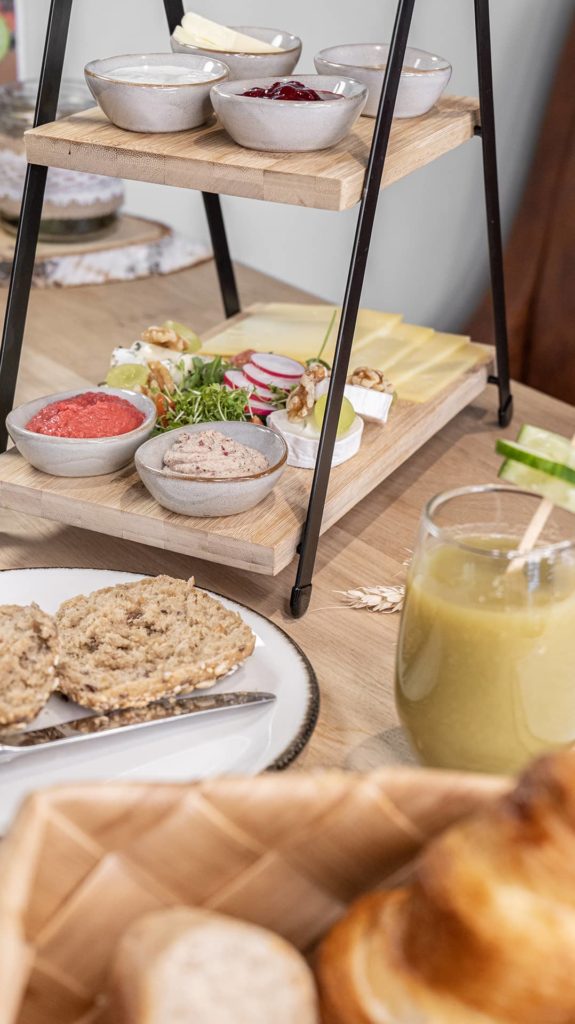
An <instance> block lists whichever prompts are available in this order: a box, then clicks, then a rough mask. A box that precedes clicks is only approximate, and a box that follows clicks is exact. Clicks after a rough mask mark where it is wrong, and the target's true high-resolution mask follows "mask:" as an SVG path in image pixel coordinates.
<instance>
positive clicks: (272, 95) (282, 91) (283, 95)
mask: <svg viewBox="0 0 575 1024" xmlns="http://www.w3.org/2000/svg"><path fill="white" fill-rule="evenodd" d="M241 95H242V96H254V97H255V98H256V99H258V100H292V101H293V100H296V101H297V100H307V101H308V102H312V103H315V102H317V101H318V100H341V99H343V97H342V95H341V93H338V92H329V91H328V90H327V89H319V90H316V89H309V88H308V86H307V85H304V84H303V82H296V81H295V80H292V81H291V82H274V84H273V85H270V87H269V89H264V88H263V87H262V86H261V85H253V86H252V88H251V89H248V90H247V91H246V92H242V93H241Z"/></svg>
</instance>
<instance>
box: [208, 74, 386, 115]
mask: <svg viewBox="0 0 575 1024" xmlns="http://www.w3.org/2000/svg"><path fill="white" fill-rule="evenodd" d="M327 77H328V76H327V75H319V74H317V75H300V76H299V78H298V81H301V82H302V84H303V85H306V84H307V83H306V82H305V81H304V80H305V79H306V78H313V79H314V80H315V79H320V80H321V79H322V78H323V79H324V80H325V79H326V78H327ZM331 77H333V78H337V79H338V82H349V83H350V84H351V85H355V86H356V88H357V92H355V93H354V94H353V96H345V95H344V94H343V93H338V95H337V96H334V98H333V99H327V100H324V101H323V102H322V103H319V104H318V102H317V100H281V104H282V109H283V108H284V107H287V108H288V109H293V108H294V107H297V108H298V109H299V110H310V109H311V108H314V109H319V110H325V109H326V105H327V106H328V107H330V108H331V107H333V106H334V104H335V103H338V102H339V99H340V97H341V98H343V99H344V100H347V102H348V103H355V102H357V101H358V100H362V99H367V91H368V90H367V85H364V84H363V83H362V82H358V81H356V79H355V78H349V77H346V76H344V75H339V76H338V75H332V76H331ZM268 78H270V79H274V80H275V81H276V82H282V81H283V80H284V79H285V81H286V82H291V81H293V77H292V75H266V76H264V77H262V78H260V79H256V78H234V79H232V80H230V81H228V82H223V83H222V84H221V85H216V84H215V85H213V86H212V92H214V93H215V94H216V96H224V97H225V98H226V99H229V98H233V99H237V100H242V101H246V102H247V101H248V100H249V101H250V104H251V106H250V109H251V108H252V107H256V106H258V107H259V108H260V109H261V105H262V103H263V104H265V107H264V109H265V110H268V109H269V104H270V100H269V99H268V98H267V97H265V96H264V97H259V96H242V94H241V93H239V92H234V91H232V92H227V91H226V89H227V87H228V86H231V87H232V89H235V87H236V86H239V85H241V86H243V85H245V86H250V85H251V86H257V85H258V82H264V81H265V82H267V80H268ZM318 85H320V86H321V82H318ZM311 88H313V86H311ZM340 109H341V108H340Z"/></svg>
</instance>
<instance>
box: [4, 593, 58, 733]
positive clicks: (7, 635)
mask: <svg viewBox="0 0 575 1024" xmlns="http://www.w3.org/2000/svg"><path fill="white" fill-rule="evenodd" d="M56 658H57V632H56V624H55V622H54V619H53V618H52V616H51V615H48V614H47V613H46V612H43V611H42V610H41V609H40V608H39V607H38V605H37V604H31V605H26V606H20V605H17V604H5V605H1V606H0V726H11V727H13V728H14V727H17V726H22V725H26V723H28V722H31V721H32V719H33V718H35V717H36V715H37V714H38V712H39V711H41V710H42V708H43V707H44V704H45V703H46V701H47V700H48V697H49V696H50V694H51V693H52V691H53V689H54V687H55V684H56V679H55V665H56Z"/></svg>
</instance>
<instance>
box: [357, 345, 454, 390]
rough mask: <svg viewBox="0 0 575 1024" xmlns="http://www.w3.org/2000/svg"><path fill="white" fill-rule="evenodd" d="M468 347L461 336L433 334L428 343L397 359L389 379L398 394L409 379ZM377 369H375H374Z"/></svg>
mask: <svg viewBox="0 0 575 1024" xmlns="http://www.w3.org/2000/svg"><path fill="white" fill-rule="evenodd" d="M465 345H469V338H465V337H463V335H461V334H442V333H437V332H436V333H434V334H433V335H432V337H431V338H429V340H428V341H426V342H424V343H423V345H420V346H418V347H417V348H415V349H414V350H413V351H412V352H409V353H408V354H407V355H406V356H404V357H403V358H402V359H399V360H398V361H397V362H396V363H394V365H393V366H392V367H391V369H390V370H389V379H390V380H391V383H392V384H393V386H394V388H395V389H396V390H397V392H398V394H399V387H400V385H401V384H403V383H404V382H405V381H407V380H409V379H410V378H411V377H414V376H416V375H419V374H421V373H424V372H425V371H426V370H428V369H429V368H430V367H432V366H435V364H436V363H440V362H441V360H442V359H445V358H446V357H447V356H449V355H451V353H452V352H456V351H457V350H458V349H461V348H463V347H464V346H465ZM376 369H377V367H376Z"/></svg>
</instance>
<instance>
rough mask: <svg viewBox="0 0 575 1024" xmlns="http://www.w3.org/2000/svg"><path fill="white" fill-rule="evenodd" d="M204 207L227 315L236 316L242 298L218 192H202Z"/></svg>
mask: <svg viewBox="0 0 575 1024" xmlns="http://www.w3.org/2000/svg"><path fill="white" fill-rule="evenodd" d="M202 199H203V200H204V209H205V211H206V217H207V219H208V227H209V229H210V238H211V240H212V248H213V250H214V259H215V261H216V270H217V272H218V280H219V282H220V291H221V293H222V302H223V304H224V309H225V311H226V316H228V317H229V316H235V314H236V313H239V311H240V299H239V295H238V288H237V285H236V277H235V274H234V265H233V263H232V259H231V256H230V250H229V246H228V239H227V237H226V226H225V224H224V216H223V213H222V204H221V202H220V197H219V195H218V194H217V193H216V192H202Z"/></svg>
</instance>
